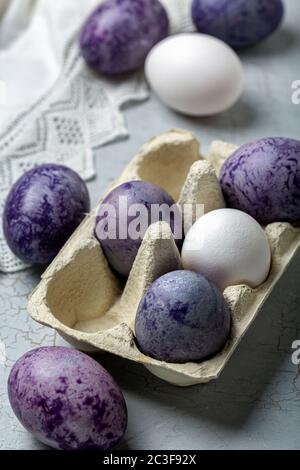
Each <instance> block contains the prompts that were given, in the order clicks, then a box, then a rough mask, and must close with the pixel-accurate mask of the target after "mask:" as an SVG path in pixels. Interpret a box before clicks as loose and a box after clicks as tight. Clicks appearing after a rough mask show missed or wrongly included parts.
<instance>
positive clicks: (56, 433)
mask: <svg viewBox="0 0 300 470" xmlns="http://www.w3.org/2000/svg"><path fill="white" fill-rule="evenodd" d="M8 395H9V400H10V404H11V407H12V409H13V411H14V413H15V415H16V416H17V418H18V419H19V421H20V422H21V423H22V425H23V426H24V427H25V428H26V429H27V430H28V431H29V432H31V433H32V434H33V435H34V436H35V437H36V438H37V439H38V440H40V441H41V442H43V443H44V444H47V445H49V446H51V447H54V448H56V449H64V450H80V449H97V450H107V449H110V448H112V447H113V446H114V445H115V444H117V443H118V442H119V441H120V440H121V438H122V437H123V435H124V432H125V429H126V425H127V409H126V404H125V401H124V397H123V395H122V393H121V391H120V389H119V387H118V386H117V384H116V383H115V381H114V380H113V378H112V377H111V375H110V374H109V373H108V372H107V371H106V370H105V369H104V368H103V367H102V366H100V364H98V363H97V362H96V361H95V360H94V359H92V358H90V357H89V356H86V355H85V354H83V353H81V352H79V351H76V350H74V349H69V348H65V347H55V346H52V347H51V346H50V347H43V348H37V349H34V350H32V351H29V352H28V353H26V354H24V356H22V357H21V358H20V359H19V360H18V361H17V362H16V363H15V365H14V366H13V368H12V370H11V372H10V375H9V378H8Z"/></svg>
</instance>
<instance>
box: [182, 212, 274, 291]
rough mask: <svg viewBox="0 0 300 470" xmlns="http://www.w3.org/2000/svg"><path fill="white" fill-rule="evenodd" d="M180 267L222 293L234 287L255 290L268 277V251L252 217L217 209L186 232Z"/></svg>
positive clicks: (269, 251)
mask: <svg viewBox="0 0 300 470" xmlns="http://www.w3.org/2000/svg"><path fill="white" fill-rule="evenodd" d="M182 264H183V267H184V269H190V270H192V271H196V272H199V273H201V274H203V275H204V276H205V277H206V278H208V279H210V280H211V281H213V282H214V283H215V284H216V285H217V286H218V287H219V288H220V289H221V290H224V289H225V288H226V287H228V286H233V285H237V284H247V285H249V286H250V287H252V288H255V287H257V286H259V285H260V284H262V283H263V282H264V281H265V280H266V278H267V276H268V274H269V271H270V265H271V250H270V246H269V242H268V239H267V236H266V234H265V232H264V230H263V229H262V227H261V226H260V225H259V223H258V222H256V220H255V219H253V217H251V216H250V215H248V214H246V213H245V212H242V211H238V210H236V209H217V210H214V211H212V212H209V213H208V214H205V215H204V216H202V217H200V219H198V220H197V221H196V222H195V224H194V225H193V226H192V227H191V229H190V230H189V231H188V233H187V235H186V238H185V241H184V244H183V248H182Z"/></svg>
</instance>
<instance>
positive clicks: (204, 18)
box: [192, 0, 284, 48]
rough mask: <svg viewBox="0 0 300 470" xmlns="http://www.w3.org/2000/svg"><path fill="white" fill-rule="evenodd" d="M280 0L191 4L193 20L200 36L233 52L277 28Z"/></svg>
mask: <svg viewBox="0 0 300 470" xmlns="http://www.w3.org/2000/svg"><path fill="white" fill-rule="evenodd" d="M283 13H284V6H283V3H282V0H193V4H192V17H193V20H194V23H195V25H196V27H197V29H198V31H199V32H201V33H205V34H211V35H212V36H216V37H218V38H219V39H222V40H223V41H225V42H227V44H229V45H230V46H232V47H234V48H242V47H248V46H252V45H254V44H256V43H257V42H259V41H261V40H262V39H264V38H266V37H267V36H269V35H270V34H271V33H272V32H273V31H275V30H276V28H278V26H279V24H280V23H281V20H282V17H283Z"/></svg>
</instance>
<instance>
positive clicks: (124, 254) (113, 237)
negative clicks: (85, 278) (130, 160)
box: [95, 181, 182, 276]
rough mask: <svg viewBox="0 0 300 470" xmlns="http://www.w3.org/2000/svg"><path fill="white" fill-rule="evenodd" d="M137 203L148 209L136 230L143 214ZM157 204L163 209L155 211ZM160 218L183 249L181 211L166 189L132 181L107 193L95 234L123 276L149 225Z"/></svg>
mask: <svg viewBox="0 0 300 470" xmlns="http://www.w3.org/2000/svg"><path fill="white" fill-rule="evenodd" d="M137 205H139V207H140V210H144V211H145V217H146V218H145V222H146V223H145V224H142V225H141V226H138V227H137V231H136V233H135V230H134V229H135V227H136V225H135V220H136V219H137V218H139V215H140V212H139V211H138V212H136V209H138V207H137ZM158 206H161V208H162V211H161V212H160V213H157V214H155V213H154V212H153V213H152V212H151V210H152V208H155V207H157V208H158ZM131 209H133V212H132V213H130V210H131ZM170 209H171V210H170ZM172 209H173V210H172ZM151 214H152V215H153V217H151ZM159 220H161V221H164V222H167V223H169V225H170V227H171V230H172V232H173V234H174V236H175V241H176V244H177V246H178V248H180V247H181V245H182V217H181V212H180V210H179V208H178V207H177V205H176V204H175V202H174V200H173V199H172V197H171V196H170V195H169V194H168V193H167V192H166V191H165V190H164V189H162V188H160V187H159V186H156V185H155V184H152V183H148V182H146V181H129V182H128V183H123V184H121V185H120V186H118V187H116V188H115V189H113V190H112V191H111V192H110V193H109V194H108V195H107V196H106V198H105V199H104V200H103V202H102V204H101V206H100V207H99V210H98V213H97V217H96V224H95V236H96V238H97V239H98V240H99V242H100V243H101V246H102V249H103V251H104V254H105V256H106V258H107V260H108V262H109V264H110V266H111V267H112V268H113V269H114V270H115V271H117V272H118V273H119V274H121V275H123V276H128V275H129V273H130V270H131V268H132V265H133V263H134V260H135V257H136V255H137V253H138V250H139V248H140V246H141V243H142V241H143V237H144V234H145V232H146V230H147V228H148V227H149V226H150V225H151V224H153V223H155V222H158V221H159ZM131 227H132V228H133V231H132V232H131V230H130V229H131ZM114 228H115V230H114Z"/></svg>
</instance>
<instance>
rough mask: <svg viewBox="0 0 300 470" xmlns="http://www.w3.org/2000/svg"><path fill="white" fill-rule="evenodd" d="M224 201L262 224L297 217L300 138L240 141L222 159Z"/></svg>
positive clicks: (299, 209)
mask: <svg viewBox="0 0 300 470" xmlns="http://www.w3.org/2000/svg"><path fill="white" fill-rule="evenodd" d="M220 183H221V186H222V190H223V194H224V197H225V199H226V202H227V205H228V206H229V207H232V208H234V209H239V210H241V211H244V212H247V213H248V214H249V215H251V216H252V217H254V218H255V219H256V220H257V221H258V222H260V223H261V224H269V223H271V222H280V221H283V222H290V223H296V222H299V221H300V141H298V140H293V139H287V138H284V137H282V138H281V137H273V138H264V139H260V140H257V141H255V142H251V143H250V144H246V145H243V146H242V147H240V148H239V149H238V150H237V151H236V152H234V153H233V154H232V155H231V156H230V157H229V158H228V159H227V160H226V161H225V163H224V165H223V167H222V169H221V173H220Z"/></svg>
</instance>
